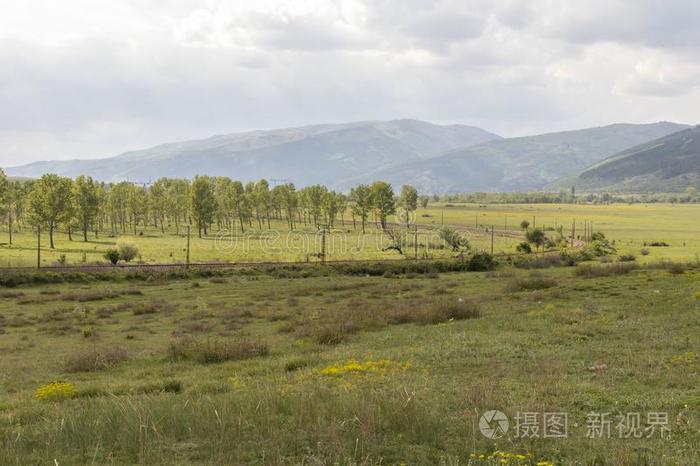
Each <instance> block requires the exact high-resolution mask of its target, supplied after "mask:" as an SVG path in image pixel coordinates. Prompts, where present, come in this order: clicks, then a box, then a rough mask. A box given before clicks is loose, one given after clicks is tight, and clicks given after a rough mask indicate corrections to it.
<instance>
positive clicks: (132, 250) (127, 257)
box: [117, 240, 139, 262]
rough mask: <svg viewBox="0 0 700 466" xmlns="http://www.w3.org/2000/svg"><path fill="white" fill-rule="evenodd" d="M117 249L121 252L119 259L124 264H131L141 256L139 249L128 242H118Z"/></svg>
mask: <svg viewBox="0 0 700 466" xmlns="http://www.w3.org/2000/svg"><path fill="white" fill-rule="evenodd" d="M117 249H118V250H119V258H120V259H121V260H123V261H124V262H130V261H131V260H133V259H134V258H136V256H138V254H139V248H137V247H136V245H135V244H133V243H131V242H129V241H126V240H119V241H117Z"/></svg>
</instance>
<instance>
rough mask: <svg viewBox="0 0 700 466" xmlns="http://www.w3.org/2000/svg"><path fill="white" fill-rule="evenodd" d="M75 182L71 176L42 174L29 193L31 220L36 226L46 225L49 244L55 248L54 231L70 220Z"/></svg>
mask: <svg viewBox="0 0 700 466" xmlns="http://www.w3.org/2000/svg"><path fill="white" fill-rule="evenodd" d="M72 188H73V183H72V182H71V180H70V179H69V178H63V177H60V176H58V175H54V174H47V175H44V176H42V177H41V178H40V179H39V180H38V181H37V182H36V183H35V184H34V187H33V188H32V191H31V192H30V193H29V198H28V203H29V215H30V222H31V223H32V224H33V225H35V226H46V227H47V229H48V231H49V246H50V247H51V249H55V246H54V240H53V233H54V230H55V229H56V227H57V226H58V225H59V224H60V223H63V222H66V221H69V220H70V214H71V200H72V194H73V189H72Z"/></svg>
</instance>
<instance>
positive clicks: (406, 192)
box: [399, 184, 418, 229]
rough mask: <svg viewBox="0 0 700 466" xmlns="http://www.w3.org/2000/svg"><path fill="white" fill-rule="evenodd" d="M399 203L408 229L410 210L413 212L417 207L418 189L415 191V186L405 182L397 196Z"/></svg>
mask: <svg viewBox="0 0 700 466" xmlns="http://www.w3.org/2000/svg"><path fill="white" fill-rule="evenodd" d="M399 205H400V206H401V210H402V212H401V213H402V214H403V215H404V219H405V220H406V229H408V224H409V220H410V217H411V212H415V211H416V209H418V191H416V188H414V187H413V186H409V185H407V184H405V185H403V186H402V187H401V195H400V196H399Z"/></svg>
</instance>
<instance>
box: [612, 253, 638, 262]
mask: <svg viewBox="0 0 700 466" xmlns="http://www.w3.org/2000/svg"><path fill="white" fill-rule="evenodd" d="M617 260H618V261H620V262H634V261H636V260H637V257H636V256H635V255H634V254H622V255H621V256H620V257H618V258H617Z"/></svg>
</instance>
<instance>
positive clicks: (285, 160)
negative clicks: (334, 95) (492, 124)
mask: <svg viewBox="0 0 700 466" xmlns="http://www.w3.org/2000/svg"><path fill="white" fill-rule="evenodd" d="M687 131H690V132H693V131H697V128H690V127H689V126H687V125H681V124H676V123H669V122H659V123H651V124H613V125H608V126H602V127H596V128H588V129H580V130H575V131H563V132H557V133H547V134H542V135H536V136H527V137H518V138H507V139H505V138H502V137H501V136H498V135H496V134H494V133H491V132H488V131H485V130H483V129H480V128H476V127H473V126H465V125H435V124H431V123H428V122H424V121H419V120H393V121H367V122H352V123H345V124H326V125H315V126H304V127H300V128H286V129H278V130H264V131H250V132H245V133H234V134H228V135H219V136H213V137H210V138H207V139H201V140H193V141H185V142H178V143H170V144H163V145H159V146H156V147H153V148H150V149H144V150H138V151H132V152H127V153H124V154H121V155H118V156H115V157H109V158H103V159H91V160H66V161H46V162H35V163H31V164H28V165H24V166H20V167H11V168H9V169H7V170H6V171H7V173H8V174H9V175H11V176H26V177H37V176H40V175H42V174H44V173H57V174H59V175H63V176H70V177H75V176H77V175H80V174H86V175H90V176H93V177H94V178H97V179H99V180H103V181H121V180H131V181H140V182H148V181H153V180H155V179H157V178H160V177H163V176H165V177H173V178H175V177H178V178H190V177H192V176H194V175H195V174H207V175H215V176H229V177H231V178H235V179H239V180H242V181H249V180H258V179H260V178H267V179H274V180H289V181H291V182H294V183H295V184H296V185H298V186H306V185H310V184H315V183H322V184H325V185H327V186H330V187H333V188H335V189H339V190H342V191H347V190H348V189H349V188H350V187H351V186H354V185H356V184H358V183H366V182H370V181H373V180H377V179H382V180H386V181H389V182H391V183H392V184H394V185H395V186H397V187H398V186H400V185H402V184H411V185H414V186H416V187H417V188H418V189H419V191H421V192H423V193H446V192H464V191H525V190H541V189H552V188H555V187H558V186H563V185H565V184H568V183H572V184H576V185H577V186H578V185H579V184H580V185H582V186H590V187H591V188H592V189H593V188H595V189H602V188H604V187H605V186H608V185H610V186H623V187H624V186H626V187H627V188H629V187H630V186H632V185H634V184H635V183H636V182H632V183H631V184H630V183H625V182H622V183H620V181H619V180H617V178H614V177H613V175H612V174H613V173H616V174H617V175H619V174H620V173H622V172H626V170H627V169H628V168H629V163H631V164H633V165H636V162H635V160H641V159H640V158H638V159H634V160H632V159H630V160H632V162H628V163H627V165H624V167H627V168H619V167H623V165H619V164H620V162H619V161H618V162H617V163H618V165H614V166H617V167H618V169H617V171H615V170H612V169H611V171H610V172H609V173H608V172H605V173H606V174H605V175H604V174H603V172H602V171H595V170H598V169H599V167H602V166H603V165H601V164H604V163H613V162H614V161H615V160H620V159H626V157H627V155H630V154H627V151H634V150H636V151H637V152H640V151H644V150H645V148H652V149H653V147H657V148H658V147H661V146H658V144H659V143H658V142H655V141H657V140H660V141H661V140H664V138H667V137H668V138H672V137H673V136H674V135H676V134H683V133H684V132H687ZM659 138H661V139H659ZM673 140H674V139H671V140H669V142H668V145H666V146H665V147H666V149H668V150H671V149H672V150H674V151H676V150H680V149H682V147H684V146H682V144H681V146H679V145H678V144H675V145H674V144H672V143H671V142H670V141H673ZM655 144H656V145H655ZM694 147H695V146H694V145H693V144H690V146H688V147H687V150H691V149H692V150H695V149H694ZM630 148H634V149H630ZM666 149H664V150H666ZM664 150H661V152H664ZM659 152H660V151H659V150H657V151H656V152H654V153H653V154H652V155H648V157H651V158H654V157H660V156H661V155H663V154H661V155H659ZM625 154H627V155H625ZM698 157H699V158H700V155H699V156H698ZM691 158H692V157H691ZM604 161H607V162H604ZM691 165H692V164H691ZM693 166H694V165H693ZM588 167H591V168H590V169H589V170H586V169H587V168H588ZM597 167H598V168H597ZM590 170H594V171H593V172H591V173H592V174H590V173H589V174H588V175H586V173H588V172H589V171H590ZM620 170H622V172H621V171H620ZM579 174H580V176H579ZM635 176H636V179H637V180H639V176H641V175H639V174H637V175H635ZM663 176H664V174H663V173H658V174H656V175H654V177H652V178H653V179H654V180H657V181H658V179H665V178H663ZM659 177H661V178H659ZM609 181H610V182H611V183H608V182H609ZM657 181H654V183H657ZM676 181H678V183H679V184H682V179H678V180H676ZM654 183H652V184H654ZM657 184H658V183H657ZM666 190H668V189H666Z"/></svg>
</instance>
